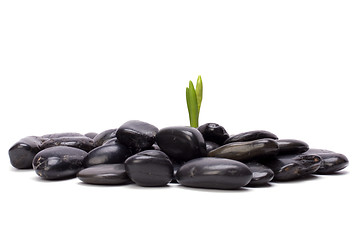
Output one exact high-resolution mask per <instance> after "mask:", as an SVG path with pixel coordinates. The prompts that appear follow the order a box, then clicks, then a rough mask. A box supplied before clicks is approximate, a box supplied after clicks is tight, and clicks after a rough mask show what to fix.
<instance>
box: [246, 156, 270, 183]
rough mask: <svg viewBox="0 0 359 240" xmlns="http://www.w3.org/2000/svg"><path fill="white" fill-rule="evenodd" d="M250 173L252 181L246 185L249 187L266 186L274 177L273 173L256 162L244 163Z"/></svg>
mask: <svg viewBox="0 0 359 240" xmlns="http://www.w3.org/2000/svg"><path fill="white" fill-rule="evenodd" d="M246 165H247V166H248V167H249V169H250V170H251V172H252V173H253V178H252V180H251V181H250V182H249V183H248V185H247V186H249V187H257V186H263V185H267V184H268V183H269V182H270V181H271V180H272V179H273V177H274V173H273V171H272V170H271V169H270V168H269V167H267V166H265V165H263V164H260V163H258V162H249V163H246Z"/></svg>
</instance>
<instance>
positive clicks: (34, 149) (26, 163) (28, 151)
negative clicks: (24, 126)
mask: <svg viewBox="0 0 359 240" xmlns="http://www.w3.org/2000/svg"><path fill="white" fill-rule="evenodd" d="M44 140H46V139H44V138H42V137H36V136H29V137H26V138H23V139H21V140H19V141H18V142H16V143H15V144H14V145H12V147H11V148H10V149H9V157H10V163H11V165H12V166H13V167H15V168H18V169H31V168H32V160H33V159H34V157H35V155H36V154H37V153H38V152H40V150H41V148H40V146H41V144H42V142H43V141H44Z"/></svg>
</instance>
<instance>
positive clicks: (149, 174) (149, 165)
mask: <svg viewBox="0 0 359 240" xmlns="http://www.w3.org/2000/svg"><path fill="white" fill-rule="evenodd" d="M125 168H126V172H127V174H128V176H129V177H130V179H131V180H132V181H133V182H135V183H136V184H137V185H140V186H143V187H161V186H165V185H167V184H168V183H169V182H170V181H171V180H172V178H173V166H172V163H171V161H170V159H169V158H168V156H167V155H166V154H165V153H164V152H161V151H158V150H146V151H143V152H140V153H137V154H135V155H133V156H131V157H129V158H127V160H126V162H125Z"/></svg>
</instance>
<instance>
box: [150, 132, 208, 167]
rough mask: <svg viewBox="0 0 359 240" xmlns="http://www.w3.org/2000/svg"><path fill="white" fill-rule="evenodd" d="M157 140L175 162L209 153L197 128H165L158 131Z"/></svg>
mask: <svg viewBox="0 0 359 240" xmlns="http://www.w3.org/2000/svg"><path fill="white" fill-rule="evenodd" d="M156 142H157V144H158V146H159V147H160V149H161V150H162V151H163V152H165V153H166V154H167V155H168V156H169V157H170V159H171V160H172V161H174V162H178V163H181V162H186V161H188V160H191V159H193V158H198V157H202V156H206V155H207V152H206V143H205V141H204V139H203V136H202V134H201V133H200V132H199V131H198V130H197V129H196V128H192V127H167V128H163V129H161V130H160V131H159V132H158V133H157V136H156Z"/></svg>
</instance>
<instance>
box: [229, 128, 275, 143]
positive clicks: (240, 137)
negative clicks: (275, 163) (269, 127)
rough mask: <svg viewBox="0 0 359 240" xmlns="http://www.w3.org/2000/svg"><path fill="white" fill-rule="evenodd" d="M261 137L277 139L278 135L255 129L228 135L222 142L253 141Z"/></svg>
mask: <svg viewBox="0 0 359 240" xmlns="http://www.w3.org/2000/svg"><path fill="white" fill-rule="evenodd" d="M262 138H270V139H278V137H277V136H276V135H275V134H273V133H271V132H268V131H264V130H255V131H250V132H244V133H240V134H236V135H233V136H230V137H229V138H228V139H227V140H226V141H225V142H224V144H227V143H232V142H246V141H253V140H257V139H262Z"/></svg>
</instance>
